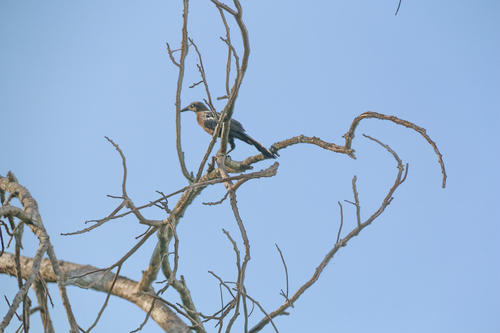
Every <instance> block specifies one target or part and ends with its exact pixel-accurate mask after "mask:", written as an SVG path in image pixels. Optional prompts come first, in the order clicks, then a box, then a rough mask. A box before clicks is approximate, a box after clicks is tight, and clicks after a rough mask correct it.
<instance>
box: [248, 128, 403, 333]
mask: <svg viewBox="0 0 500 333" xmlns="http://www.w3.org/2000/svg"><path fill="white" fill-rule="evenodd" d="M367 137H368V136H367ZM368 138H370V139H372V140H374V141H375V142H377V143H379V144H380V145H382V146H383V147H384V148H385V149H386V150H387V151H388V152H390V153H391V154H392V155H393V157H394V159H395V160H396V162H397V168H398V173H397V175H396V178H395V181H394V184H393V185H392V187H391V188H390V189H389V191H388V193H387V195H386V196H385V198H384V199H383V201H382V203H381V205H380V207H379V208H378V209H377V210H376V211H375V212H374V213H373V214H372V215H371V216H370V217H369V218H368V219H367V220H366V221H364V222H362V223H360V224H359V225H357V226H356V227H355V228H354V229H353V230H351V232H349V233H348V234H347V235H346V236H345V237H344V238H342V239H340V240H338V241H337V242H335V245H334V246H333V247H332V248H331V249H330V251H328V253H327V254H326V255H325V257H324V258H323V260H322V261H321V262H320V264H319V265H318V266H317V267H316V269H315V271H314V273H313V275H312V276H311V278H310V279H309V280H308V281H306V282H305V283H304V284H303V285H302V286H301V287H300V288H299V289H298V290H297V291H296V292H295V293H294V294H293V295H292V296H291V297H290V301H289V302H288V301H287V302H285V303H283V304H282V305H281V306H279V307H278V308H277V309H276V310H274V311H273V312H271V313H270V314H269V315H268V316H266V317H264V318H263V319H262V320H261V321H260V322H259V323H257V324H256V325H255V326H254V327H253V328H252V329H251V330H250V333H255V332H258V331H260V330H262V328H264V326H266V325H267V324H268V323H269V322H270V319H269V318H274V317H276V316H278V315H280V314H282V313H283V312H284V311H285V310H286V309H287V308H288V307H289V306H290V303H294V302H295V301H296V300H297V299H298V298H299V297H300V296H301V295H302V294H303V293H304V292H305V291H306V290H307V289H308V288H309V287H310V286H312V285H313V284H314V283H315V282H316V281H317V280H318V279H319V277H320V275H321V273H322V272H323V270H324V268H325V267H326V266H327V265H328V263H329V262H330V260H331V259H332V258H333V256H334V255H335V254H336V253H337V251H338V250H339V249H340V248H341V247H344V246H346V245H347V243H348V242H349V240H351V239H352V238H353V237H355V236H357V235H358V234H359V233H360V231H361V230H363V229H364V228H366V227H367V226H368V225H370V224H371V223H372V222H373V221H374V220H375V219H376V218H377V217H378V216H380V214H382V213H383V212H384V210H385V209H386V208H387V206H388V205H389V204H390V203H391V201H392V195H393V193H394V192H395V191H396V189H397V188H398V187H399V185H401V179H402V176H403V171H404V166H403V164H402V162H401V159H400V158H399V157H398V155H397V154H396V153H395V152H394V151H393V150H392V149H391V148H390V147H389V146H387V145H385V144H383V143H381V142H380V141H378V140H376V139H373V138H371V137H368ZM339 234H340V233H339ZM337 238H338V236H337Z"/></svg>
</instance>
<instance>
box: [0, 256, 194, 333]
mask: <svg viewBox="0 0 500 333" xmlns="http://www.w3.org/2000/svg"><path fill="white" fill-rule="evenodd" d="M33 263H34V260H33V258H28V257H24V256H21V266H22V272H23V278H27V277H28V272H29V271H30V270H31V268H32V265H33ZM58 263H59V266H60V267H61V271H62V273H63V274H64V275H65V276H66V277H67V280H66V284H69V285H73V286H77V287H81V288H91V289H93V290H96V291H101V292H104V293H107V292H108V291H109V289H110V287H111V284H112V283H113V280H114V277H115V274H113V273H111V272H106V273H103V272H101V271H99V268H97V267H93V266H89V265H79V264H76V263H72V262H68V261H62V260H59V261H58ZM92 271H97V272H95V273H92V274H85V273H87V272H92ZM0 273H3V274H8V275H12V276H15V275H16V269H15V265H14V255H13V254H11V253H4V255H3V256H1V257H0ZM39 273H40V275H41V277H42V278H43V279H44V280H45V281H46V282H56V281H57V276H56V274H55V273H54V270H53V269H52V265H51V263H50V261H49V259H43V260H42V261H41V265H40V271H39ZM136 291H137V282H136V281H133V280H130V279H127V278H126V277H123V276H118V278H117V279H116V282H115V285H114V287H113V290H112V291H111V294H112V295H114V296H118V297H120V298H123V299H125V300H127V301H130V302H132V303H134V304H135V305H137V306H138V307H140V308H141V309H142V310H143V311H145V312H148V311H149V310H150V308H151V303H152V302H153V300H154V299H155V297H153V296H150V295H149V294H146V293H137V292H136ZM151 318H153V320H154V321H155V322H156V323H158V325H160V327H161V328H162V329H163V330H165V331H166V332H178V333H181V332H182V333H184V332H186V333H187V332H190V329H189V327H188V326H187V325H186V324H185V323H184V322H183V321H182V320H181V319H180V318H179V317H178V316H177V315H176V314H175V313H174V312H173V311H172V310H171V309H170V308H168V306H167V305H165V304H163V303H162V302H158V301H156V303H155V306H154V308H153V310H152V311H151Z"/></svg>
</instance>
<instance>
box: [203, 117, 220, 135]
mask: <svg viewBox="0 0 500 333" xmlns="http://www.w3.org/2000/svg"><path fill="white" fill-rule="evenodd" d="M203 125H205V128H207V129H209V130H211V131H212V132H213V131H214V130H215V127H216V126H217V120H215V119H213V118H211V119H205V120H204V121H203Z"/></svg>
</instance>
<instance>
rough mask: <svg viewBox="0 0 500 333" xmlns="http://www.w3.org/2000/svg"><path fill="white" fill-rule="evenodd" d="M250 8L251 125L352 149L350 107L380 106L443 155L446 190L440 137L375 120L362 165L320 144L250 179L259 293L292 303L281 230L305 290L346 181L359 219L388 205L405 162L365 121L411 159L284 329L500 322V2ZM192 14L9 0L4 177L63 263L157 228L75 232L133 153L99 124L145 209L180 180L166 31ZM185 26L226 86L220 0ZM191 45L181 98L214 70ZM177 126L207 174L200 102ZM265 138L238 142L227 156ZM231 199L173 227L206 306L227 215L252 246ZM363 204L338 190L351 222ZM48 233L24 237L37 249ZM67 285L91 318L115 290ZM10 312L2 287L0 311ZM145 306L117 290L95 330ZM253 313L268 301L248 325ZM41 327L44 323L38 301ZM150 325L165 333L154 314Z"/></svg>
mask: <svg viewBox="0 0 500 333" xmlns="http://www.w3.org/2000/svg"><path fill="white" fill-rule="evenodd" d="M243 6H244V19H245V21H246V23H247V26H248V30H249V34H250V41H251V55H250V62H249V68H248V72H247V76H246V78H245V81H244V83H243V86H242V89H241V92H240V97H239V99H238V101H237V106H236V110H235V113H234V118H236V119H238V120H239V121H241V122H242V123H243V124H244V125H245V128H246V129H247V131H248V133H249V134H250V135H251V136H253V137H254V138H256V139H257V140H259V141H261V142H262V143H263V144H265V145H267V146H269V145H271V144H272V143H273V142H276V141H279V140H283V139H285V138H289V137H291V136H295V135H298V134H305V135H311V136H312V135H315V136H319V137H321V138H322V139H324V140H327V141H332V142H335V143H339V144H341V143H343V139H342V135H343V134H344V133H345V132H346V131H347V129H348V127H349V125H350V122H351V121H352V119H353V118H354V117H355V116H357V115H358V114H360V113H362V112H364V111H367V110H371V111H376V112H380V113H385V114H391V115H396V116H398V117H400V118H403V119H407V120H410V121H413V122H415V123H416V124H418V125H420V126H422V127H425V128H426V129H427V132H428V134H429V135H430V136H431V137H432V138H433V139H434V140H435V141H436V142H437V144H438V146H439V148H440V150H441V152H442V153H443V155H444V161H445V163H446V167H447V171H448V187H447V188H446V189H444V190H443V189H441V186H440V185H441V173H440V169H439V166H438V164H437V160H436V156H435V155H434V153H433V150H432V149H431V147H429V146H428V145H427V144H426V142H425V140H423V139H422V137H420V136H419V135H417V134H416V133H413V132H411V131H409V130H407V129H404V128H400V127H397V126H395V125H394V124H390V123H386V122H381V121H378V120H368V121H364V122H362V123H361V125H360V127H359V129H358V136H357V137H356V139H355V141H354V145H353V148H354V149H356V151H357V156H358V159H357V160H351V159H349V158H347V157H346V156H342V155H336V154H333V153H331V152H327V151H323V150H321V149H319V148H317V147H313V146H305V145H303V146H294V147H291V148H288V149H286V150H284V151H282V152H280V154H281V157H280V158H279V159H278V161H279V162H280V167H279V170H278V174H277V176H276V177H274V178H271V179H263V180H258V181H253V182H248V183H247V184H245V185H244V186H243V187H241V188H240V190H239V191H238V200H239V205H240V209H241V214H242V217H243V219H244V222H245V224H246V226H247V229H248V233H249V237H250V240H251V244H252V260H251V262H250V265H249V268H248V276H247V290H248V293H249V294H250V295H252V296H253V297H255V298H256V299H258V300H259V301H260V303H261V304H262V305H263V306H264V307H265V308H266V309H267V310H268V311H269V310H272V309H273V308H274V307H276V306H277V305H279V304H280V303H281V302H282V301H283V299H282V298H281V296H280V295H279V292H280V289H281V288H284V287H285V286H284V275H283V269H282V266H281V261H280V258H279V255H278V253H277V252H276V250H275V248H274V244H275V243H278V244H279V246H280V247H281V249H282V250H283V253H284V256H285V258H286V260H287V263H288V269H289V273H290V288H291V291H294V290H295V289H296V288H298V286H300V284H301V283H303V282H304V281H305V280H306V279H308V278H309V277H310V275H311V274H312V272H313V270H314V267H315V266H316V265H317V263H319V261H320V260H321V259H322V258H323V255H324V253H326V251H327V250H328V249H329V247H331V246H332V245H333V243H334V242H335V238H336V232H337V227H338V223H339V215H338V206H337V201H339V200H340V201H342V200H344V199H348V200H352V191H351V179H352V177H353V175H357V177H358V189H359V193H360V200H361V205H362V208H361V213H362V216H363V217H367V216H369V215H370V213H371V212H372V211H373V210H374V209H376V207H377V206H378V204H379V203H380V201H381V200H382V198H383V197H384V195H385V192H386V191H387V189H388V187H389V186H390V184H391V183H392V181H393V177H394V176H395V173H396V168H395V165H394V161H393V159H392V157H391V156H390V155H388V153H387V152H385V151H384V150H383V149H381V148H380V147H379V146H377V145H375V144H374V143H372V142H369V141H368V140H367V139H364V138H363V137H362V136H361V133H367V134H370V135H372V136H375V137H376V138H378V139H380V140H382V141H384V142H385V143H387V144H390V145H391V147H393V149H395V150H396V151H397V152H398V153H399V155H400V156H401V158H402V159H403V160H404V161H405V162H408V163H409V164H410V169H409V175H408V179H407V181H406V183H405V184H403V185H402V187H401V188H400V189H399V190H398V191H397V193H396V195H395V198H394V201H393V202H392V204H391V205H390V206H389V208H388V210H386V212H385V213H384V214H383V215H382V216H381V217H380V218H379V219H378V220H377V221H376V222H375V223H374V224H373V225H371V226H369V227H368V228H367V229H365V231H363V232H362V233H361V234H360V236H359V237H357V238H355V239H354V240H353V241H352V242H351V243H349V245H348V246H347V247H346V248H343V249H342V250H341V251H340V252H339V253H338V256H336V257H335V258H334V260H333V262H332V263H331V264H330V266H328V268H327V269H326V270H325V271H324V273H323V275H322V276H321V278H320V280H319V281H318V283H317V284H316V285H314V286H313V287H311V288H310V290H309V291H308V292H307V293H306V294H305V295H304V296H303V298H301V299H300V300H299V301H298V302H297V303H296V304H295V308H293V309H291V311H290V316H285V317H280V318H278V319H276V323H277V324H278V327H279V328H280V332H308V331H320V332H349V333H357V332H384V333H388V332H398V333H399V332H419V333H420V332H455V333H460V332H464V333H465V332H499V331H500V316H499V309H500V283H499V281H500V265H499V253H500V245H499V244H500V226H499V222H500V221H499V217H500V213H499V212H500V210H499V188H500V176H499V170H500V150H499V147H498V145H499V143H500V140H499V139H498V130H499V128H500V127H499V126H500V116H499V112H500V108H499V107H500V89H499V87H500V66H499V62H500V61H499V59H500V3H499V2H498V1H493V0H476V1H451V0H446V1H430V0H426V1H405V0H403V3H402V6H401V9H400V12H399V14H398V16H394V11H395V9H396V7H397V1H396V0H391V1H368V0H361V1H345V0H344V1H314V2H304V1H301V2H299V1H244V2H243ZM180 13H181V1H143V2H139V1H128V0H120V1H95V0H91V1H62V0H60V1H53V0H51V1H28V0H26V1H15V0H3V1H1V2H0V43H1V44H0V45H1V52H0V116H1V117H0V142H1V146H2V149H1V153H0V174H2V175H5V174H6V173H7V171H8V170H12V171H13V172H14V173H15V174H16V175H17V177H18V178H19V181H20V183H21V184H23V185H25V186H27V187H28V189H29V190H30V191H31V193H32V195H33V196H34V197H35V198H36V199H37V200H38V203H39V206H40V211H41V214H42V217H43V219H44V222H45V225H46V227H47V229H48V231H49V232H50V234H51V240H52V242H53V244H54V246H55V250H56V253H57V255H58V256H59V258H60V259H63V260H68V261H73V262H77V263H80V264H92V265H95V266H99V267H105V266H107V265H109V264H111V263H112V262H114V261H115V260H117V259H118V258H119V257H121V255H122V254H123V253H125V251H127V250H128V249H129V248H130V247H131V245H132V244H133V243H135V239H134V237H135V236H137V235H138V234H140V233H141V232H142V231H143V230H144V228H143V227H142V226H139V225H138V224H137V222H136V221H134V220H133V219H125V220H122V221H114V222H110V223H108V224H107V225H105V226H103V227H102V228H100V229H98V230H95V231H93V232H92V233H88V234H84V235H79V236H72V237H64V236H60V233H62V232H69V231H74V230H77V229H80V228H82V227H83V225H84V224H83V222H84V221H85V220H87V219H93V218H100V217H104V216H105V215H107V214H108V213H109V212H110V211H111V210H112V209H113V208H114V205H115V204H116V202H114V201H113V200H112V199H108V198H106V197H105V195H106V194H119V193H120V182H121V164H120V160H119V157H118V155H117V154H116V152H115V151H114V149H113V148H112V147H111V146H110V145H109V144H108V143H107V142H106V141H105V139H104V136H105V135H107V136H110V137H111V138H113V139H114V140H115V141H116V142H117V143H119V144H120V146H121V147H122V148H123V150H124V152H125V154H126V156H127V159H128V165H129V194H130V195H131V196H132V198H133V199H134V200H135V201H136V202H137V203H143V202H148V201H149V200H151V199H154V198H156V195H155V191H156V190H161V191H163V192H165V193H168V192H173V191H174V190H176V189H178V188H180V187H183V186H185V185H186V180H185V179H184V178H183V176H182V174H181V172H180V168H179V164H178V160H177V156H176V152H175V123H174V120H175V112H174V101H175V84H176V80H177V72H176V70H177V68H176V67H175V66H173V65H172V64H171V63H170V61H169V58H168V54H167V50H166V47H165V42H167V41H168V42H170V43H171V44H172V45H178V43H179V40H180V28H181V19H180ZM232 31H233V32H234V33H236V31H237V30H236V28H234V27H233V30H232ZM189 33H190V35H191V37H192V38H193V39H194V40H195V41H196V42H197V44H198V46H199V47H200V51H201V52H202V54H203V56H204V64H205V67H206V68H207V75H208V80H209V83H210V86H211V89H212V92H213V94H214V95H215V96H220V95H223V92H224V70H225V67H224V66H225V65H224V61H225V54H226V49H225V47H224V44H223V43H222V42H221V41H220V40H219V36H221V35H223V34H224V30H223V26H222V24H221V23H220V22H219V17H218V13H217V11H216V10H215V9H214V8H213V6H211V5H210V3H209V1H192V9H191V11H190V27H189ZM233 38H234V40H237V36H236V35H234V37H233ZM174 47H175V46H174ZM195 61H196V58H195V54H194V52H191V53H190V55H189V57H188V65H187V66H188V67H187V73H186V80H185V90H184V94H183V96H182V102H183V104H184V105H185V104H188V103H189V102H190V101H192V100H200V99H202V98H203V97H204V95H203V93H204V91H203V89H202V87H201V86H199V87H197V88H194V89H188V88H187V87H188V86H189V85H190V84H191V83H193V82H196V81H198V80H199V78H198V73H197V70H196V67H195V64H196V62H195ZM216 106H217V107H219V108H220V107H221V106H222V104H221V103H218V104H217V105H216ZM182 126H183V147H184V151H185V153H186V161H187V165H188V168H189V169H190V170H194V169H195V168H196V167H197V165H198V163H199V161H200V160H201V158H202V154H203V152H204V149H205V147H206V145H207V143H208V140H209V136H208V135H207V134H206V133H204V132H203V131H202V130H201V129H200V128H198V127H197V125H196V124H195V122H194V114H192V113H189V114H183V118H182ZM254 153H255V150H254V149H253V147H250V146H247V145H245V144H243V143H240V144H237V148H236V150H235V151H234V152H233V153H232V154H231V156H232V157H233V159H239V158H244V157H246V156H248V155H250V154H254ZM270 163H271V161H264V162H261V163H260V165H257V166H256V169H260V168H263V167H265V166H268V165H269V164H270ZM223 193H224V190H223V186H222V185H218V186H214V187H213V188H210V189H207V190H206V191H205V192H204V193H203V194H202V195H201V196H200V197H198V198H197V199H196V201H195V202H194V203H193V204H192V206H191V207H190V209H189V211H188V212H187V213H186V215H185V217H184V218H183V220H182V221H181V224H180V225H179V234H180V236H181V243H180V250H181V253H180V256H181V267H180V272H181V273H182V274H184V275H185V276H186V279H187V283H188V284H189V286H191V288H192V294H193V297H194V300H195V302H196V303H197V304H198V307H199V309H200V310H202V311H204V312H210V311H215V310H217V309H218V308H219V290H218V286H217V282H216V281H215V280H214V279H213V278H212V277H211V276H209V275H208V273H207V271H208V270H213V271H215V272H217V273H219V274H220V275H221V276H222V277H223V278H224V279H226V280H235V271H234V258H233V253H232V249H231V245H230V244H229V243H228V241H227V240H226V238H225V236H224V235H223V233H222V232H221V229H222V228H226V229H228V230H229V231H230V232H231V233H232V235H233V236H234V237H235V238H236V239H238V241H239V237H238V233H237V228H236V225H235V222H234V220H233V218H232V213H231V210H230V207H229V204H228V202H225V203H223V204H222V205H220V206H216V207H207V206H204V205H202V202H204V201H215V200H218V199H219V198H220V197H221V195H222V194H223ZM175 200H176V198H174V199H173V200H171V205H173V204H174V203H175ZM354 213H355V212H354V209H353V207H352V206H349V205H348V204H346V205H344V218H345V220H344V222H345V224H346V228H347V227H348V226H352V225H353V223H354V221H355V220H354V218H355V215H354ZM148 214H150V216H151V217H157V218H161V217H162V215H161V213H160V212H159V211H156V210H152V211H149V212H148ZM26 234H29V233H26ZM239 243H240V244H241V241H239ZM35 245H36V242H35V241H34V240H33V237H32V236H28V235H27V236H26V238H25V241H24V246H25V251H26V252H25V253H26V254H27V255H29V254H32V253H33V252H34V246H35ZM153 246H154V239H151V240H150V241H148V243H147V244H146V245H145V247H144V248H143V249H142V250H141V251H139V252H138V253H137V254H136V255H134V256H133V257H132V258H131V259H130V261H129V263H128V264H126V265H125V267H124V268H123V270H122V274H123V275H125V276H127V277H129V278H132V279H139V278H140V273H141V270H143V269H144V268H145V267H146V265H147V263H148V261H149V256H150V252H151V249H152V248H153ZM10 250H12V249H10ZM0 286H1V288H0V289H1V293H2V295H3V294H6V295H7V296H8V297H13V295H14V293H15V288H16V282H15V279H14V278H8V277H5V276H1V277H0ZM51 292H52V295H53V298H54V299H55V300H56V301H55V302H56V309H54V310H53V312H52V315H53V318H54V321H55V324H56V330H57V331H58V332H64V331H67V324H66V320H65V317H64V313H63V311H62V308H61V307H60V301H59V298H58V293H57V290H56V289H55V288H54V287H52V288H51ZM69 295H70V299H71V302H72V304H73V307H74V310H75V312H76V316H77V320H78V322H79V324H80V325H81V326H83V327H88V326H89V325H90V323H91V322H92V321H93V320H94V318H95V316H96V315H97V311H98V306H97V305H100V304H102V302H103V301H104V297H105V295H104V294H102V293H96V292H93V291H86V290H82V289H78V288H76V287H70V288H69ZM167 297H171V299H172V300H175V298H173V295H172V294H169V295H167ZM33 299H34V297H33ZM6 309H7V306H6V304H5V303H4V302H0V313H2V314H4V313H5V312H6ZM143 318H144V314H143V313H142V311H140V310H138V309H136V308H135V306H133V305H130V304H128V303H127V302H126V301H122V300H120V299H117V298H112V300H111V302H110V305H109V306H108V308H107V310H106V312H105V313H104V316H103V318H102V319H101V322H100V324H99V325H98V327H97V328H96V329H95V331H97V332H111V331H115V332H128V331H130V330H132V329H134V328H136V327H137V326H138V325H139V324H140V323H141V322H142V320H143ZM260 318H261V315H260V314H258V313H254V314H253V315H252V318H251V319H252V320H254V321H257V320H258V319H260ZM33 322H34V323H33V325H34V326H36V325H39V316H38V315H37V316H35V317H34V318H33ZM14 327H16V328H17V323H16V324H13V325H11V327H10V328H11V329H12V331H13V330H14V329H15V328H14ZM207 329H209V330H210V331H215V329H214V328H213V326H210V325H209V326H207ZM143 331H144V332H157V331H158V327H157V326H156V324H155V323H154V322H152V321H150V322H149V323H148V325H147V326H146V327H145V328H144V330H143ZM264 331H265V332H271V331H272V329H271V327H267V328H266V329H265V330H264Z"/></svg>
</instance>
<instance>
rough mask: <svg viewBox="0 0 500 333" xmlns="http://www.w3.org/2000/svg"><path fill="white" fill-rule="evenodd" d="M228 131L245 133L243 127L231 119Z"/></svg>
mask: <svg viewBox="0 0 500 333" xmlns="http://www.w3.org/2000/svg"><path fill="white" fill-rule="evenodd" d="M229 129H230V131H236V132H240V133H245V129H244V128H243V125H242V124H241V123H240V122H239V121H238V120H236V119H231V125H230V126H229Z"/></svg>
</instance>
